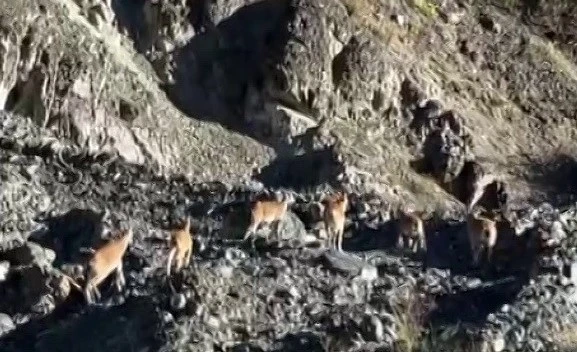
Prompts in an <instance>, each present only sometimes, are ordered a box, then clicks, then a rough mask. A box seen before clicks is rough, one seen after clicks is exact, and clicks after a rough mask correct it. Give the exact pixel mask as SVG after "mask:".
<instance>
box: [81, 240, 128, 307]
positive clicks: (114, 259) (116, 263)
mask: <svg viewBox="0 0 577 352" xmlns="http://www.w3.org/2000/svg"><path fill="white" fill-rule="evenodd" d="M132 237H133V231H132V228H130V229H128V230H124V231H122V232H121V233H120V236H118V238H113V239H110V240H109V241H108V242H107V243H106V244H104V245H103V246H102V247H100V248H98V249H96V250H94V252H93V255H92V258H91V259H90V260H89V261H88V262H87V264H86V270H85V273H86V283H85V285H84V296H85V298H86V301H87V302H88V304H92V303H93V302H94V298H95V296H97V297H98V298H100V291H99V290H98V285H99V284H100V283H101V282H102V281H104V279H106V278H107V277H108V276H109V275H110V274H111V273H112V272H113V271H116V282H115V284H116V287H117V289H118V290H119V291H120V290H121V289H122V287H123V286H124V284H125V283H126V280H125V278H124V273H123V271H122V269H123V265H122V257H123V256H124V253H125V252H126V249H127V248H128V245H129V244H130V243H131V242H132Z"/></svg>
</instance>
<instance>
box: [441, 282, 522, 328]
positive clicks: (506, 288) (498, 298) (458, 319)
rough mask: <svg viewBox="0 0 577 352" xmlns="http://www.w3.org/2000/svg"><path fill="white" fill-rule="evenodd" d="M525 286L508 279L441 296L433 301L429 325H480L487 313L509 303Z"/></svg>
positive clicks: (484, 320)
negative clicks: (434, 302)
mask: <svg viewBox="0 0 577 352" xmlns="http://www.w3.org/2000/svg"><path fill="white" fill-rule="evenodd" d="M525 284H526V280H523V279H517V278H510V279H503V280H498V281H496V282H489V284H487V285H482V286H480V287H477V288H472V289H468V290H463V291H458V292H455V293H451V294H447V295H442V296H440V297H437V299H436V308H435V309H434V310H433V312H432V313H431V316H430V320H431V321H430V322H431V324H432V325H433V326H435V325H437V326H438V325H451V324H457V323H471V324H484V323H486V319H487V316H488V315H489V314H490V313H493V312H496V311H498V310H499V309H500V308H501V307H502V306H503V305H504V304H507V303H511V302H513V301H514V300H515V298H516V297H517V294H518V293H519V291H520V290H521V289H522V288H523V286H524V285H525Z"/></svg>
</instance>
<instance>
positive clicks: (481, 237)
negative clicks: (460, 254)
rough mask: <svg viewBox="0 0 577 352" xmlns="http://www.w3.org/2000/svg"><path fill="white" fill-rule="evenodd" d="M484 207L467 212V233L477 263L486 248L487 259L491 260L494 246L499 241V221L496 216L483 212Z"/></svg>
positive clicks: (475, 263) (474, 262)
mask: <svg viewBox="0 0 577 352" xmlns="http://www.w3.org/2000/svg"><path fill="white" fill-rule="evenodd" d="M482 210H483V209H482V208H480V207H477V208H475V209H474V210H473V211H471V212H469V213H468V214H467V234H468V236H469V243H470V245H471V254H472V256H473V264H474V265H477V264H478V263H479V259H480V256H481V251H482V250H483V249H485V251H486V254H487V261H488V262H490V261H491V259H492V255H493V248H494V247H495V244H496V243H497V222H496V217H495V216H493V217H490V216H488V215H487V214H481V213H482V212H483V211H482Z"/></svg>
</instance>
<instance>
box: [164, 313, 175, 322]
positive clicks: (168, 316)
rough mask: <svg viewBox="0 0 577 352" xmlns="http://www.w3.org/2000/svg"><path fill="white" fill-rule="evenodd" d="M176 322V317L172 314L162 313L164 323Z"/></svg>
mask: <svg viewBox="0 0 577 352" xmlns="http://www.w3.org/2000/svg"><path fill="white" fill-rule="evenodd" d="M173 321H174V316H173V315H172V314H170V312H166V311H164V312H162V322H163V323H165V324H167V323H171V322H173Z"/></svg>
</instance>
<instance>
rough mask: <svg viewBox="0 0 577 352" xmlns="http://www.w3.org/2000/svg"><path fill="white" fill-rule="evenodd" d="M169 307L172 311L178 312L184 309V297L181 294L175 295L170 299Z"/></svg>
mask: <svg viewBox="0 0 577 352" xmlns="http://www.w3.org/2000/svg"><path fill="white" fill-rule="evenodd" d="M170 306H171V307H172V309H174V310H176V311H179V310H183V309H184V308H185V307H186V297H185V296H184V294H182V293H176V294H174V295H172V297H171V298H170Z"/></svg>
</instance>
